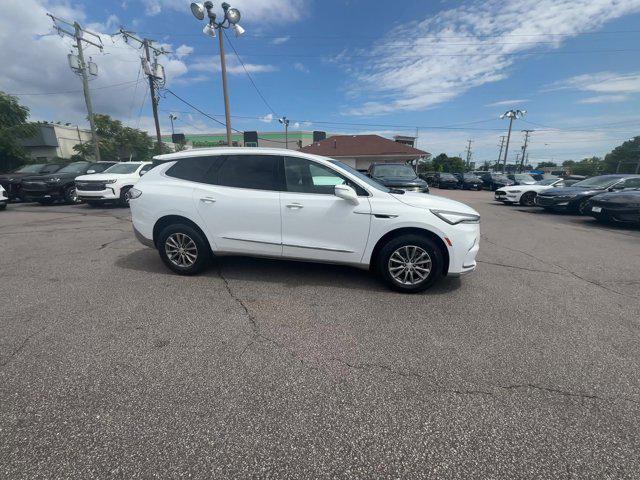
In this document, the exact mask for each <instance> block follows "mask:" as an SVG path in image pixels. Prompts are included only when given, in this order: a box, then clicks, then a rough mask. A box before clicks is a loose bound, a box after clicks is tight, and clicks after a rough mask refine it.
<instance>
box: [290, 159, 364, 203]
mask: <svg viewBox="0 0 640 480" xmlns="http://www.w3.org/2000/svg"><path fill="white" fill-rule="evenodd" d="M287 158H296V159H299V160H306V161H308V162H310V163H314V164H316V165H320V166H321V167H325V168H327V169H329V170H331V171H332V172H334V173H335V174H336V175H337V176H339V177H342V178H344V179H345V180H347V181H349V182H351V183H355V184H356V185H358V186H359V187H360V188H362V190H364V191H365V192H367V195H358V198H369V197H371V196H372V194H371V192H370V191H369V189H367V188H365V187H363V186H362V184H361V183H360V182H357V181H355V180H354V179H353V178H351V177H348V176H347V175H346V174H345V173H343V172H341V171H338V170H336V169H335V168H333V167H332V166H329V165H325V164H324V163H320V162H316V161H315V160H312V159H310V158H306V157H298V156H296V155H283V156H282V178H281V183H282V187H283V190H282V191H283V192H285V193H289V194H298V195H333V196H335V194H333V193H317V192H291V191H289V190H288V188H287V178H286V175H285V171H284V170H285V169H284V162H285V161H286V159H287ZM354 190H355V189H354ZM356 194H357V191H356Z"/></svg>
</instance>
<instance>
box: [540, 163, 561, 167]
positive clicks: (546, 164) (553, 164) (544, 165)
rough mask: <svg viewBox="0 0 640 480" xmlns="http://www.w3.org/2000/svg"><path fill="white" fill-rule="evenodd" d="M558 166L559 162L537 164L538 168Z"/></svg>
mask: <svg viewBox="0 0 640 480" xmlns="http://www.w3.org/2000/svg"><path fill="white" fill-rule="evenodd" d="M557 166H558V164H557V163H555V162H540V163H539V164H538V165H536V168H545V167H549V168H553V167H557Z"/></svg>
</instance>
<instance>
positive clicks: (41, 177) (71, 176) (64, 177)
mask: <svg viewBox="0 0 640 480" xmlns="http://www.w3.org/2000/svg"><path fill="white" fill-rule="evenodd" d="M77 176H78V174H77V173H46V174H44V175H32V176H30V177H24V178H23V179H22V180H24V181H34V180H35V181H46V180H48V179H50V178H59V179H60V180H73V179H74V178H76V177H77Z"/></svg>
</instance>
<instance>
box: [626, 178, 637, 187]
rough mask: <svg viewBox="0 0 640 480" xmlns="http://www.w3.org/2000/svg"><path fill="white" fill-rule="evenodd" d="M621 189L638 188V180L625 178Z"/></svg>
mask: <svg viewBox="0 0 640 480" xmlns="http://www.w3.org/2000/svg"><path fill="white" fill-rule="evenodd" d="M622 188H640V178H627V179H626V180H625V181H624V182H623V185H622Z"/></svg>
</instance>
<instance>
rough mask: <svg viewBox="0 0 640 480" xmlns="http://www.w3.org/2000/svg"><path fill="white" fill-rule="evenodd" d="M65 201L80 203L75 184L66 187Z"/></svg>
mask: <svg viewBox="0 0 640 480" xmlns="http://www.w3.org/2000/svg"><path fill="white" fill-rule="evenodd" d="M64 201H65V202H66V203H78V192H76V187H75V186H73V185H72V186H70V187H67V188H65V189H64Z"/></svg>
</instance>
